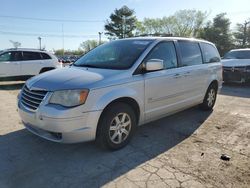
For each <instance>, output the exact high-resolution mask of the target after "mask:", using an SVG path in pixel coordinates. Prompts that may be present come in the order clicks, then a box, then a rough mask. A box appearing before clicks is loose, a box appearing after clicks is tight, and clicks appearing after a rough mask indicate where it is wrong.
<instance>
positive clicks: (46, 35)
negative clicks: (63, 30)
mask: <svg viewBox="0 0 250 188" xmlns="http://www.w3.org/2000/svg"><path fill="white" fill-rule="evenodd" d="M0 33H1V34H4V35H18V36H41V37H58V38H61V37H62V35H60V34H41V33H21V32H12V31H0ZM64 37H65V38H91V37H98V35H64Z"/></svg>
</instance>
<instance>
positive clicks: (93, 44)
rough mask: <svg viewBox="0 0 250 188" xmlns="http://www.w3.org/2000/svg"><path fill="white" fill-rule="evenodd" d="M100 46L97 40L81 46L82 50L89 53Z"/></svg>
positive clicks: (83, 43)
mask: <svg viewBox="0 0 250 188" xmlns="http://www.w3.org/2000/svg"><path fill="white" fill-rule="evenodd" d="M97 46H98V41H97V40H86V41H84V42H82V43H81V44H80V48H81V49H82V50H83V51H84V52H85V53H87V52H88V51H90V50H92V49H93V48H95V47H97Z"/></svg>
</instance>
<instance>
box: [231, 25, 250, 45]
mask: <svg viewBox="0 0 250 188" xmlns="http://www.w3.org/2000/svg"><path fill="white" fill-rule="evenodd" d="M249 25H250V21H245V22H244V23H243V24H240V23H238V24H237V25H236V32H234V33H233V35H234V37H235V42H236V46H238V47H242V48H245V47H249V46H250V26H249Z"/></svg>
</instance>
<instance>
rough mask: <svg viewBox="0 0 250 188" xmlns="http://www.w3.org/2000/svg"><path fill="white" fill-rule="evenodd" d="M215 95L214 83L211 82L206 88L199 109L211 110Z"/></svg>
mask: <svg viewBox="0 0 250 188" xmlns="http://www.w3.org/2000/svg"><path fill="white" fill-rule="evenodd" d="M216 96H217V87H216V85H215V84H211V85H210V86H209V87H208V89H207V92H206V95H205V97H204V99H203V102H202V104H200V107H201V109H202V110H212V109H213V107H214V104H215V101H216Z"/></svg>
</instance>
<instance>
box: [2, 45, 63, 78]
mask: <svg viewBox="0 0 250 188" xmlns="http://www.w3.org/2000/svg"><path fill="white" fill-rule="evenodd" d="M58 67H61V64H60V63H59V62H58V59H57V58H56V57H55V56H54V55H53V54H50V53H48V52H46V51H41V50H35V49H21V48H20V49H19V48H18V49H8V50H4V51H2V52H1V53H0V78H12V79H15V78H21V77H24V76H25V77H26V76H34V75H38V74H40V73H43V72H46V71H49V70H52V69H55V68H58Z"/></svg>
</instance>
